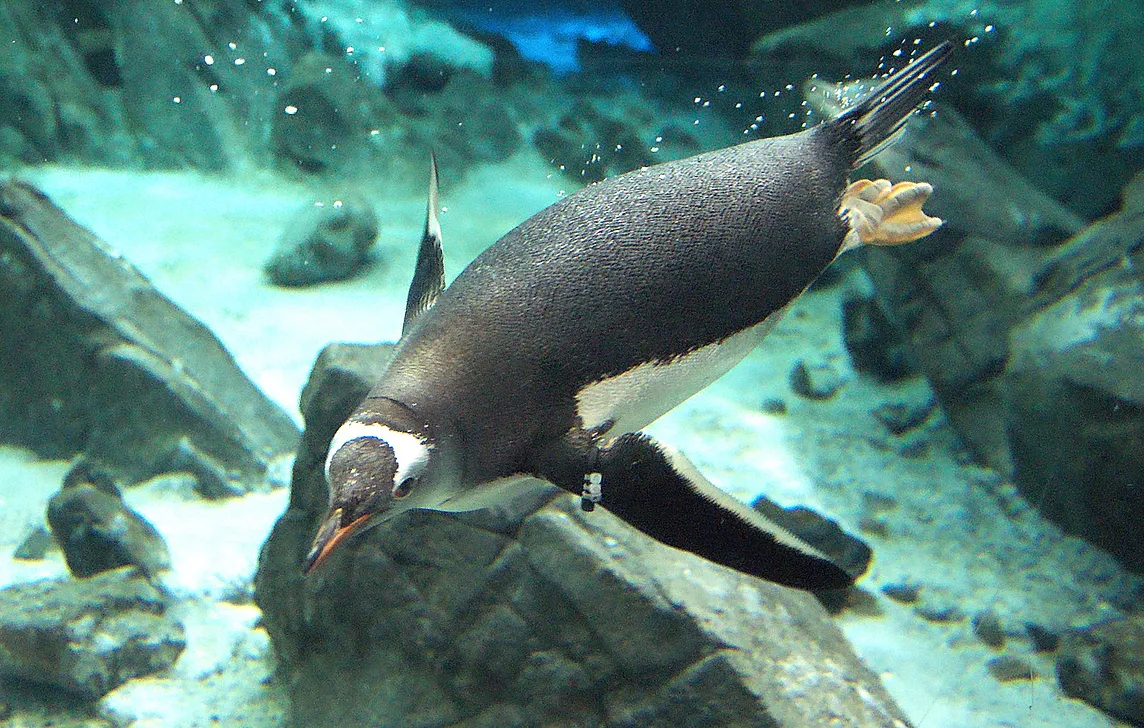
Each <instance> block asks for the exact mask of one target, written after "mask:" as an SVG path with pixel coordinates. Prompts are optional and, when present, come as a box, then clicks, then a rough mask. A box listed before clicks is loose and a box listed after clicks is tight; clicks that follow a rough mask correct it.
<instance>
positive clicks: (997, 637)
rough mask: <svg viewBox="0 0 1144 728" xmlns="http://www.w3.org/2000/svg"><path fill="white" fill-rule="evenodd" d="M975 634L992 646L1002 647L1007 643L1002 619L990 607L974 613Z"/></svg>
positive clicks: (984, 642)
mask: <svg viewBox="0 0 1144 728" xmlns="http://www.w3.org/2000/svg"><path fill="white" fill-rule="evenodd" d="M973 634H975V635H977V639H979V640H981V642H982V643H983V644H986V645H988V646H990V647H993V648H1000V647H1003V646H1004V645H1005V631H1004V630H1003V629H1002V628H1001V620H1000V619H998V618H997V615H996V614H994V613H993V612H992V611H990V610H988V609H987V610H985V611H982V612H978V613H977V614H975V615H973Z"/></svg>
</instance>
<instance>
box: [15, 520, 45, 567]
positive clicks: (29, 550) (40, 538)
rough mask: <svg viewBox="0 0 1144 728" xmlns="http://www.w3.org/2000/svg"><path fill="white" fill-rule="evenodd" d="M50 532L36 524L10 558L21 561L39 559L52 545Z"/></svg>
mask: <svg viewBox="0 0 1144 728" xmlns="http://www.w3.org/2000/svg"><path fill="white" fill-rule="evenodd" d="M52 543H53V542H52V534H50V533H48V529H46V528H44V527H43V526H36V527H35V528H33V529H32V531H31V532H30V533H29V534H28V535H27V537H26V538H25V539H24V540H23V541H22V542H21V543H20V545H19V546H17V547H16V551H15V552H13V554H12V558H14V559H19V560H21V561H40V560H42V559H43V558H44V555H45V554H47V553H48V549H49V548H51V547H52Z"/></svg>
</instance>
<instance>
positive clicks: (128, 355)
mask: <svg viewBox="0 0 1144 728" xmlns="http://www.w3.org/2000/svg"><path fill="white" fill-rule="evenodd" d="M0 339H2V340H3V341H5V342H6V343H7V346H6V348H5V353H4V356H3V357H0V441H4V442H10V443H14V444H19V445H22V446H25V447H28V448H30V449H31V450H33V451H35V452H36V453H37V454H39V455H40V456H42V457H51V458H67V457H71V456H73V455H75V454H77V453H83V455H84V457H85V458H86V459H87V460H88V461H90V462H91V463H92V464H93V465H94V466H96V467H97V468H98V469H101V470H105V471H107V472H108V473H109V474H111V475H112V476H113V477H114V478H115V479H116V480H118V481H120V482H124V483H129V484H130V483H135V482H138V481H141V480H144V479H147V478H150V477H152V476H154V475H157V474H160V473H166V472H173V471H178V470H183V469H191V470H192V471H193V472H195V473H196V475H204V476H206V475H210V474H211V473H213V475H212V476H211V477H204V478H203V479H201V480H200V484H199V487H200V490H201V491H202V492H204V493H209V492H216V491H218V490H219V488H220V486H219V484H218V483H217V482H214V481H215V480H217V479H218V478H221V479H224V480H225V481H226V482H227V483H228V484H229V485H230V486H231V487H233V488H236V489H238V490H246V489H248V488H251V487H256V486H258V485H260V484H263V483H265V482H266V479H267V470H268V468H269V466H270V464H271V463H272V462H274V461H275V460H276V459H278V458H281V457H283V456H287V455H289V454H290V453H291V452H292V451H293V449H294V446H295V443H296V442H297V437H298V430H297V427H296V426H295V424H294V423H293V421H292V420H291V419H290V416H289V415H287V414H286V413H285V412H284V411H282V409H281V408H279V407H278V406H277V405H275V404H274V403H273V402H271V401H270V400H269V399H268V398H267V397H266V396H265V395H263V394H262V393H261V392H260V391H259V390H258V388H257V387H255V386H254V384H252V383H251V382H250V380H249V379H247V378H246V376H245V375H244V374H243V373H242V371H241V370H240V369H239V368H238V366H237V365H236V364H235V362H234V360H233V359H232V358H231V356H230V354H229V353H228V352H227V351H226V350H225V349H224V348H223V346H222V344H221V343H220V342H219V341H218V339H217V338H215V336H214V335H213V334H212V333H211V332H210V331H208V330H207V328H206V327H204V326H203V325H202V324H201V323H199V322H198V321H196V320H195V319H193V318H192V317H190V316H188V315H187V314H186V313H185V312H184V311H182V310H181V309H179V308H178V307H177V306H175V305H174V304H173V303H171V301H170V300H168V299H167V298H165V297H164V296H163V295H162V294H160V293H159V292H158V291H156V290H155V289H154V287H152V286H151V284H150V283H149V282H148V281H147V280H146V279H145V278H144V277H143V276H142V275H140V273H139V272H138V271H137V270H135V268H133V267H132V266H131V265H130V264H128V263H127V262H126V261H124V260H122V258H121V257H120V256H119V255H118V254H117V253H115V252H114V251H112V250H111V249H110V248H109V247H108V246H107V245H106V244H105V243H103V242H102V241H100V240H98V239H97V238H96V237H95V236H93V235H92V234H91V233H90V232H88V231H87V230H85V229H83V228H82V227H80V226H79V225H77V224H75V222H73V221H72V220H71V219H70V218H68V216H67V215H66V214H65V213H64V212H63V211H62V210H60V209H59V208H58V207H56V206H55V205H53V204H52V202H51V201H50V200H48V199H47V197H45V196H44V195H43V194H41V193H40V192H39V191H38V190H36V189H35V188H33V187H31V186H30V185H27V184H24V183H21V182H8V183H6V184H3V185H0ZM188 453H196V454H197V455H196V456H195V457H194V458H191V459H192V460H197V461H199V465H201V466H202V467H198V466H196V465H194V464H193V463H191V464H188V463H189V461H188ZM216 476H217V477H216Z"/></svg>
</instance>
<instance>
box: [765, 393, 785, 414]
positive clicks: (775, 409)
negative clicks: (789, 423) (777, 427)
mask: <svg viewBox="0 0 1144 728" xmlns="http://www.w3.org/2000/svg"><path fill="white" fill-rule="evenodd" d="M759 409H761V410H762V411H763V412H765V413H766V414H768V415H785V414H786V413H787V406H786V402H784V401H782V400H781V399H779V398H778V397H772V398H770V399H764V400H763V403H762V404H761V405H759Z"/></svg>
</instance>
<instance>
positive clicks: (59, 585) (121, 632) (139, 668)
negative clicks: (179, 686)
mask: <svg viewBox="0 0 1144 728" xmlns="http://www.w3.org/2000/svg"><path fill="white" fill-rule="evenodd" d="M185 644H186V640H185V638H184V635H183V627H182V625H181V624H179V622H178V621H176V620H175V619H174V618H173V617H172V616H171V615H170V614H168V613H167V605H166V603H165V602H164V600H163V598H162V597H161V596H160V595H159V593H158V592H157V591H155V589H154V587H152V586H151V585H150V584H148V583H147V581H146V580H144V579H142V578H140V577H138V576H135V575H134V574H133V572H132V571H131V570H130V569H120V570H117V571H109V572H106V573H104V574H100V575H99V576H95V577H92V578H91V579H84V580H80V581H71V580H68V581H38V582H35V583H32V584H22V585H19V586H13V587H8V588H7V589H4V590H2V591H0V676H3V677H5V678H8V679H15V680H20V681H28V682H34V683H42V684H45V685H49V686H51V687H53V688H56V689H59V690H64V691H67V692H70V693H76V694H78V695H80V696H82V697H84V698H88V699H91V700H95V699H98V698H100V697H102V696H103V695H106V694H107V693H108V692H110V691H111V690H113V689H115V688H116V687H118V686H120V685H122V684H123V683H125V682H127V681H128V680H130V679H132V678H136V677H142V676H144V675H151V674H154V673H156V672H159V671H161V670H165V669H166V668H168V667H170V666H171V665H172V664H173V663H174V662H175V660H176V659H177V658H178V657H179V655H180V654H181V653H182V651H183V647H184V646H185Z"/></svg>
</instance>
